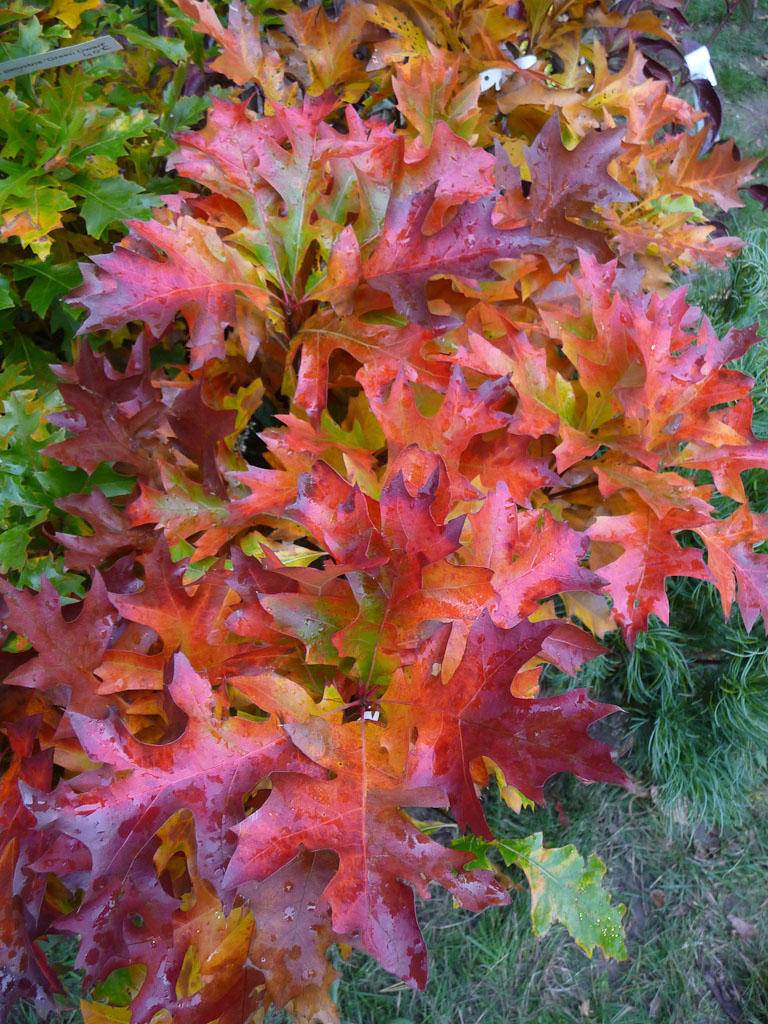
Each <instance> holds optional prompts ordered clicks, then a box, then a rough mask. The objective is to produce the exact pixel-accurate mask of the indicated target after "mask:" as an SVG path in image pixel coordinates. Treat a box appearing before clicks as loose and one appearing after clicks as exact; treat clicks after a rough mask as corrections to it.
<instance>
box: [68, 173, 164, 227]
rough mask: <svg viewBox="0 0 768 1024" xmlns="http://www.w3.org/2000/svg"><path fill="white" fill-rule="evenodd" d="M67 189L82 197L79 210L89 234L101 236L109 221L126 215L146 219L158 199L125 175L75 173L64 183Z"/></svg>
mask: <svg viewBox="0 0 768 1024" xmlns="http://www.w3.org/2000/svg"><path fill="white" fill-rule="evenodd" d="M67 184H68V187H69V188H70V190H71V191H72V192H73V193H74V194H75V195H77V196H81V197H82V199H83V202H82V205H81V206H80V214H81V216H82V218H83V220H84V221H85V226H86V229H87V231H88V234H89V235H92V236H93V237H94V238H101V236H102V235H103V234H104V232H105V231H106V229H107V228H108V227H109V226H110V224H115V223H122V222H123V221H125V220H127V219H129V218H136V219H139V220H146V218H147V217H148V216H149V213H150V210H151V209H152V207H153V206H157V205H158V204H159V203H161V202H162V200H161V198H160V196H154V195H150V194H149V193H147V192H145V191H144V189H143V188H142V187H141V185H138V184H137V183H136V182H135V181H129V180H128V179H127V178H119V177H118V178H89V177H88V176H87V175H85V174H78V175H75V177H74V178H72V179H71V180H70V181H69V182H68V183H67Z"/></svg>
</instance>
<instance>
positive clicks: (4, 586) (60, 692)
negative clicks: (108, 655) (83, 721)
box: [0, 572, 117, 716]
mask: <svg viewBox="0 0 768 1024" xmlns="http://www.w3.org/2000/svg"><path fill="white" fill-rule="evenodd" d="M0 597H2V609H1V610H2V618H3V619H4V621H5V623H6V624H7V626H9V627H10V628H11V629H13V630H15V631H16V632H17V633H19V634H20V635H21V636H24V637H26V638H27V640H29V642H30V644H31V645H32V646H33V647H34V649H35V651H36V655H35V657H34V658H31V659H30V660H29V661H26V662H24V664H22V665H20V666H19V667H18V668H16V669H14V670H13V671H12V672H11V673H10V674H9V675H8V676H6V677H5V680H4V682H5V683H6V685H9V686H24V687H29V688H32V689H36V690H43V691H45V692H46V693H48V694H49V695H50V697H51V699H52V700H53V702H54V703H56V704H60V705H61V706H62V707H67V708H69V709H70V710H72V711H79V712H84V713H86V714H92V715H96V716H98V715H101V714H102V713H103V712H104V710H105V708H106V706H107V702H106V701H105V700H104V699H103V698H102V697H100V696H99V695H98V692H97V687H98V680H97V678H96V676H95V675H94V670H95V669H96V668H98V667H99V665H100V664H101V663H102V661H103V660H104V652H105V651H106V649H107V647H108V646H109V643H110V641H111V639H112V636H113V634H114V630H115V625H116V622H117V612H116V610H115V606H114V605H113V603H112V601H111V600H110V597H109V595H108V594H107V588H106V586H105V585H104V581H103V579H102V577H101V575H100V574H99V573H98V572H96V573H94V575H93V579H92V583H91V588H90V590H89V591H88V593H87V594H86V596H85V599H84V600H83V601H82V603H81V604H80V606H79V608H78V609H77V615H76V616H75V617H73V616H72V614H71V611H72V609H71V606H70V607H69V608H68V609H67V615H66V616H65V615H64V614H63V609H62V605H61V598H60V597H59V594H58V593H57V591H56V590H55V589H54V587H53V585H52V584H51V583H50V582H49V581H48V580H47V579H46V578H45V577H43V579H42V581H41V586H40V592H39V593H37V594H35V593H31V592H29V591H26V590H16V589H15V587H12V586H11V585H10V583H8V582H7V581H6V580H3V579H0Z"/></svg>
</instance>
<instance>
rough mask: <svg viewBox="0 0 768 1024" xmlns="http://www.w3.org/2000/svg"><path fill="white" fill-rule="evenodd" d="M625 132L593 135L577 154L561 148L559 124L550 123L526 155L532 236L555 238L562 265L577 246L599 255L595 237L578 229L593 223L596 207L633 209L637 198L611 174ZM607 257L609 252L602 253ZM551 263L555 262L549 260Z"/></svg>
mask: <svg viewBox="0 0 768 1024" xmlns="http://www.w3.org/2000/svg"><path fill="white" fill-rule="evenodd" d="M623 135H624V130H623V129H622V128H610V129H608V130H606V131H601V132H596V131H591V132H589V133H588V134H587V135H586V136H585V137H584V139H582V141H581V142H580V143H579V144H578V145H577V146H576V147H575V149H573V150H567V149H566V148H565V146H564V145H563V143H562V137H561V132H560V119H559V117H557V115H554V116H553V117H551V118H550V119H549V120H548V121H547V123H546V124H545V125H544V127H543V128H542V129H541V131H540V132H539V133H538V135H537V136H536V139H535V140H534V142H533V143H532V145H530V146H529V147H527V148H526V149H525V151H524V153H525V161H526V163H527V165H528V170H529V172H530V175H531V191H530V195H529V197H528V200H527V203H526V210H527V219H528V222H529V224H530V226H531V230H532V232H533V233H534V235H536V236H537V237H538V236H544V237H546V236H552V237H554V238H555V239H557V240H558V244H560V245H564V246H566V250H565V252H566V253H567V255H565V253H564V254H563V256H562V257H561V256H559V255H558V257H557V260H558V261H559V262H566V260H567V259H569V258H571V256H572V254H573V248H570V249H568V248H567V247H568V246H569V245H570V246H574V245H578V246H579V247H580V248H582V249H586V250H588V251H592V252H594V254H595V255H600V251H599V248H598V249H596V248H595V246H596V245H597V244H598V243H597V239H596V237H595V234H594V232H593V231H591V230H590V229H589V228H586V227H584V226H582V225H579V224H577V223H574V221H575V220H576V219H579V220H583V219H587V220H589V219H591V218H592V216H593V215H592V209H593V207H595V206H608V205H609V204H611V203H629V202H632V201H633V200H634V199H635V198H636V197H635V196H634V195H633V194H632V193H631V192H630V191H629V190H628V189H627V188H625V187H624V186H623V185H621V184H620V183H619V182H618V181H617V180H616V179H615V178H614V177H612V176H611V175H610V174H609V173H608V169H607V168H608V165H609V164H610V163H611V161H612V160H615V159H616V157H618V156H619V154H620V152H621V140H622V138H623ZM603 255H607V249H603ZM548 258H549V256H548ZM550 262H552V261H551V259H550Z"/></svg>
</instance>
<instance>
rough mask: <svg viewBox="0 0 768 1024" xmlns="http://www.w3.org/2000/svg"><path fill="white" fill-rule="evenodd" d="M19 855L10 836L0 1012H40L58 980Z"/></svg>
mask: <svg viewBox="0 0 768 1024" xmlns="http://www.w3.org/2000/svg"><path fill="white" fill-rule="evenodd" d="M18 856H19V841H18V838H11V839H9V840H8V842H5V843H4V844H3V846H2V849H0V884H2V887H3V893H4V894H5V895H4V897H3V900H2V903H0V941H2V946H3V960H2V963H1V964H0V1012H2V1013H3V1014H6V1013H8V1014H10V1012H11V1011H12V1010H13V1009H14V1007H15V1005H16V1003H17V1001H18V1000H19V999H27V1000H29V1001H30V1002H32V1003H34V1005H35V1006H36V1007H38V1008H39V1010H40V1011H41V1012H45V1011H48V1010H50V1011H53V1010H54V1009H55V1003H54V1000H53V998H52V994H53V993H54V992H61V991H62V989H61V983H60V982H59V980H58V978H57V977H56V974H55V973H54V971H53V969H52V968H51V966H50V965H49V964H48V961H47V960H46V958H45V955H44V954H43V951H42V950H41V949H40V947H39V946H38V945H37V943H36V942H35V941H34V939H33V936H32V935H30V933H29V928H28V924H27V922H26V921H25V918H24V909H23V905H22V901H21V899H20V897H19V896H17V895H14V884H13V881H14V871H15V868H16V862H17V859H18ZM465 859H466V858H465Z"/></svg>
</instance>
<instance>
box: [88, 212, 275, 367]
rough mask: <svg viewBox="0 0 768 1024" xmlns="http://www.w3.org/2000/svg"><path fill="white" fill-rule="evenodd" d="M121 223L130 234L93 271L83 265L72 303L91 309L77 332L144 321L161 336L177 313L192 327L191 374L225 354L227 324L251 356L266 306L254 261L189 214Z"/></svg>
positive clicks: (96, 260)
mask: <svg viewBox="0 0 768 1024" xmlns="http://www.w3.org/2000/svg"><path fill="white" fill-rule="evenodd" d="M126 223H127V225H128V228H129V231H130V234H129V235H128V237H127V238H126V239H125V240H124V241H123V242H122V243H121V244H120V245H118V246H117V247H116V248H115V249H114V251H113V252H111V253H107V254H106V255H104V256H94V257H93V258H92V262H93V263H94V264H95V265H96V266H95V268H94V267H93V266H92V265H91V264H82V266H81V269H82V272H83V278H84V284H83V285H82V287H81V288H79V289H78V290H77V291H76V292H74V293H73V296H72V298H71V300H70V301H72V302H74V303H76V304H77V305H80V306H85V308H86V309H87V311H88V317H87V319H86V320H85V321H84V323H83V324H82V326H81V328H80V332H81V333H83V332H86V331H92V330H105V329H110V330H114V329H116V328H119V327H122V326H123V325H124V324H127V323H130V322H131V321H134V320H142V321H143V322H144V323H145V324H146V327H147V329H148V330H149V331H150V333H151V334H152V337H154V338H159V337H160V336H161V335H162V334H163V333H164V332H165V330H166V329H167V328H168V327H169V326H170V325H171V324H172V323H173V321H174V320H175V319H176V317H177V316H178V315H181V316H183V317H184V319H185V320H186V322H187V326H188V327H189V333H190V341H189V343H190V351H191V366H192V368H193V369H194V368H196V367H199V366H202V365H203V363H205V361H206V360H207V359H211V358H214V357H219V358H223V357H224V356H225V354H226V350H225V345H224V340H225V332H226V329H227V327H232V328H234V329H235V330H236V331H237V333H238V337H239V339H240V344H241V347H242V349H243V352H244V353H245V355H246V356H247V357H248V358H252V357H253V355H254V353H255V352H256V350H257V348H258V346H259V343H260V341H261V339H262V336H263V321H262V313H263V311H264V310H266V309H267V307H268V305H269V301H270V300H269V295H268V293H267V291H266V290H265V289H264V287H263V285H262V283H261V280H260V277H259V274H258V272H257V271H256V269H255V268H254V266H253V264H252V263H250V262H249V261H248V260H246V258H245V257H244V256H242V255H241V253H240V252H239V251H238V250H237V249H236V248H235V247H234V246H232V245H228V244H227V243H226V242H225V241H223V240H222V239H221V238H220V237H219V235H218V233H217V232H216V230H215V229H214V228H212V227H210V226H208V225H207V224H205V223H204V222H202V221H199V220H195V219H194V218H192V217H188V216H183V215H182V216H179V217H177V218H176V219H175V220H174V221H171V222H169V223H161V222H160V221H158V220H149V221H140V220H130V221H127V222H126ZM160 253H161V254H162V256H159V255H158V254H160Z"/></svg>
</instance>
